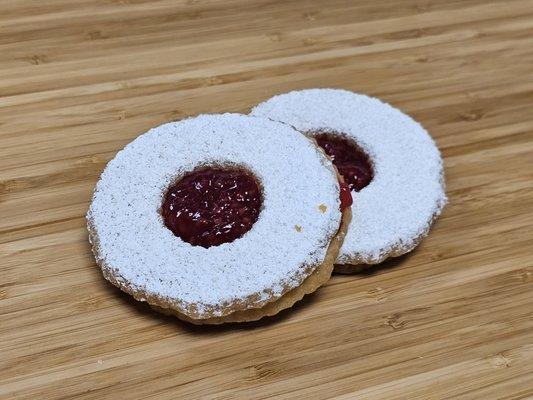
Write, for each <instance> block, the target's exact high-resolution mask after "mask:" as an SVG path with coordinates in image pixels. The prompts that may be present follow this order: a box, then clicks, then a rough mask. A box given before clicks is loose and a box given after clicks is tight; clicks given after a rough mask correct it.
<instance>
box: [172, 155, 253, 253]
mask: <svg viewBox="0 0 533 400" xmlns="http://www.w3.org/2000/svg"><path fill="white" fill-rule="evenodd" d="M262 205H263V194H262V190H261V185H260V183H259V181H258V179H257V178H256V177H255V175H254V174H253V173H252V172H250V171H249V170H247V169H246V168H243V167H239V166H221V165H212V166H202V167H199V168H196V169H194V170H193V171H191V172H187V173H185V174H184V175H182V176H181V177H180V178H178V179H177V180H176V181H175V182H174V183H173V184H171V185H170V187H169V188H168V189H167V191H166V194H165V195H164V197H163V204H162V205H161V216H162V217H163V222H164V224H165V226H166V227H167V228H168V229H170V231H171V232H172V233H173V234H174V235H175V236H177V237H179V238H181V239H182V240H183V241H185V242H187V243H190V244H191V245H193V246H201V247H204V248H209V247H211V246H219V245H221V244H223V243H230V242H233V241H234V240H236V239H238V238H240V237H242V236H243V235H244V234H245V233H246V232H248V231H249V230H250V229H251V228H252V226H253V224H254V223H255V222H256V221H257V218H258V217H259V213H260V212H261V209H262Z"/></svg>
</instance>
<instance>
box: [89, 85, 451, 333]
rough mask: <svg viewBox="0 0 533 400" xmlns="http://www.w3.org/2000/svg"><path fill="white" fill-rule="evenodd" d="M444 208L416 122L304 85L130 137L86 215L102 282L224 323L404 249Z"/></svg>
mask: <svg viewBox="0 0 533 400" xmlns="http://www.w3.org/2000/svg"><path fill="white" fill-rule="evenodd" d="M445 202H446V196H445V193H444V176H443V167H442V160H441V157H440V154H439V151H438V149H437V148H436V146H435V144H434V142H433V140H432V139H431V137H430V136H429V135H428V133H427V132H426V131H425V130H424V129H423V128H422V127H421V126H420V125H419V124H418V123H417V122H415V121H413V120H412V119H411V118H410V117H408V116H407V115H405V114H403V113H402V112H400V111H398V110H397V109H395V108H393V107H391V106H389V105H387V104H385V103H382V102H381V101H379V100H377V99H373V98H369V97H367V96H363V95H359V94H355V93H351V92H347V91H344V90H332V89H312V90H304V91H299V92H291V93H287V94H283V95H279V96H275V97H273V98H272V99H270V100H268V101H266V102H264V103H261V104H259V105H258V106H256V107H255V108H254V109H253V110H252V112H251V113H250V115H248V116H246V115H240V114H222V115H200V116H198V117H195V118H190V119H187V120H184V121H180V122H173V123H169V124H165V125H161V126H159V127H157V128H154V129H152V130H150V131H148V132H147V133H145V134H143V135H141V136H139V137H138V138H137V139H136V140H134V141H133V142H132V143H130V144H129V145H127V146H126V147H125V148H124V149H123V150H122V151H120V152H119V153H118V154H117V155H116V157H115V158H114V159H113V160H111V161H110V162H109V164H108V165H107V167H106V169H105V170H104V172H103V173H102V176H101V179H100V180H99V181H98V183H97V185H96V188H95V192H94V196H93V201H92V204H91V206H90V209H89V211H88V213H87V221H88V230H89V239H90V241H91V243H92V246H93V253H94V255H95V258H96V261H97V264H98V265H99V266H100V268H101V269H102V271H103V274H104V276H105V277H106V279H108V280H109V281H110V282H112V283H113V284H115V285H116V286H118V287H119V288H121V289H122V290H124V291H126V292H128V293H130V294H131V295H132V296H134V297H135V298H136V299H137V300H140V301H147V302H148V303H149V304H150V305H151V306H152V307H154V308H156V309H157V310H159V311H161V312H164V313H169V314H174V315H176V316H178V317H179V318H180V319H183V320H186V321H189V322H192V323H195V324H220V323H224V322H242V321H253V320H257V319H260V318H262V317H264V316H268V315H274V314H276V313H278V312H279V311H280V310H282V309H285V308H288V307H291V306H292V305H293V304H294V303H295V302H296V301H298V300H300V299H301V298H302V297H303V296H304V295H305V294H308V293H311V292H313V291H315V290H316V289H317V288H318V287H320V286H321V285H322V284H324V283H325V282H326V281H327V280H328V279H329V277H330V275H331V273H332V271H333V268H335V270H336V271H338V272H343V273H351V272H355V271H357V270H358V269H360V268H361V266H362V265H368V264H377V263H380V262H382V261H383V260H385V259H386V258H387V257H394V256H399V255H401V254H404V253H406V252H408V251H410V250H412V249H413V248H414V247H416V245H417V244H418V243H419V242H420V240H421V239H422V238H423V237H424V236H426V235H427V234H428V231H429V229H430V226H431V224H432V222H433V221H434V220H435V219H436V218H437V217H438V216H439V215H440V213H441V211H442V208H443V207H444V204H445Z"/></svg>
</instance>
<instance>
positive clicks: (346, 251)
mask: <svg viewBox="0 0 533 400" xmlns="http://www.w3.org/2000/svg"><path fill="white" fill-rule="evenodd" d="M251 115H255V116H262V117H267V118H271V119H273V120H277V121H282V122H285V123H287V124H289V125H292V126H294V127H295V128H296V129H297V130H299V131H300V132H313V131H331V132H335V133H341V134H345V135H346V136H347V137H349V138H351V139H353V140H355V142H356V143H357V145H358V146H360V147H361V148H362V149H363V150H364V151H365V152H366V153H367V154H368V155H369V156H370V158H371V161H372V164H373V168H374V178H373V180H372V181H371V182H370V184H369V185H368V186H367V187H365V188H363V189H362V190H361V191H360V192H355V191H353V192H352V196H353V199H354V203H353V205H352V214H353V218H352V222H351V224H350V226H349V228H348V232H347V235H346V237H345V240H344V244H343V246H342V248H341V251H340V254H339V257H338V260H337V263H339V264H360V263H369V264H372V263H378V262H381V261H382V260H383V259H384V258H386V257H387V256H388V255H389V254H390V253H394V255H399V254H402V253H405V252H407V251H409V250H411V249H412V248H413V247H414V246H416V244H417V240H418V239H419V238H420V237H421V236H424V235H426V234H427V232H428V230H429V228H430V225H431V222H432V221H433V219H434V218H435V217H436V216H438V215H439V214H440V212H441V210H442V208H443V207H444V205H445V203H446V195H445V193H444V178H443V166H442V160H441V157H440V153H439V150H438V149H437V147H436V146H435V143H434V142H433V140H432V139H431V137H430V136H429V134H428V133H427V132H426V131H425V130H424V128H423V127H422V126H421V125H420V124H419V123H417V122H416V121H414V120H413V119H411V118H410V117H409V116H407V115H405V114H403V113H402V112H401V111H399V110H397V109H395V108H393V107H391V106H390V105H388V104H386V103H383V102H381V101H380V100H378V99H375V98H370V97H367V96H364V95H360V94H356V93H352V92H348V91H345V90H336V89H310V90H302V91H295V92H290V93H287V94H283V95H279V96H275V97H273V98H271V99H269V100H268V101H266V102H264V103H262V104H259V105H258V106H257V107H255V108H254V109H253V110H252V112H251Z"/></svg>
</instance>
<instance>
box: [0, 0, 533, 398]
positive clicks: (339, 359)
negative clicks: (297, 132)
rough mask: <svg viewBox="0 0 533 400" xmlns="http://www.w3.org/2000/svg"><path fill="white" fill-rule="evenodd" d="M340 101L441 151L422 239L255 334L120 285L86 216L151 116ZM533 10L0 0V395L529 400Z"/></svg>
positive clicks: (305, 2)
mask: <svg viewBox="0 0 533 400" xmlns="http://www.w3.org/2000/svg"><path fill="white" fill-rule="evenodd" d="M308 87H339V88H346V89H350V90H354V91H357V92H362V93H367V94H370V95H373V96H379V97H380V98H382V99H384V100H386V101H388V102H390V103H391V104H393V105H394V106H396V107H399V108H401V109H402V110H404V111H406V112H408V113H409V114H411V115H412V116H413V117H415V118H416V119H418V120H419V121H421V122H422V123H423V124H424V126H425V127H426V128H428V130H429V131H430V132H431V133H432V135H433V136H434V137H435V139H436V141H437V142H438V145H439V147H440V148H441V150H442V152H443V155H444V157H445V163H446V179H447V185H448V186H447V191H448V195H449V198H450V204H449V205H448V207H447V208H446V210H445V212H444V215H443V216H442V218H441V219H440V220H439V221H438V223H437V224H436V225H435V227H434V229H433V230H432V232H431V235H430V236H429V237H428V238H427V240H425V241H424V242H423V244H422V245H421V246H420V248H419V249H418V250H417V251H415V252H414V253H412V254H411V255H408V256H406V257H402V258H400V259H397V260H394V261H390V262H387V263H385V264H384V265H382V266H380V267H376V268H373V269H372V270H370V271H368V272H365V273H362V274H360V275H357V276H334V277H333V278H332V279H331V281H330V282H329V283H328V284H327V286H325V287H323V288H322V289H321V290H319V291H318V292H317V293H316V294H314V295H312V296H309V297H308V298H306V299H305V300H304V301H303V302H301V303H300V304H298V305H297V306H295V307H294V308H293V309H292V310H289V311H286V312H283V313H282V314H281V315H279V316H277V317H275V318H271V319H268V320H264V321H261V322H259V323H254V324H248V325H244V326H226V327H218V328H210V327H193V326H190V325H188V324H185V323H181V322H179V321H177V320H175V319H173V318H169V317H164V316H161V315H158V314H155V313H154V312H152V311H151V310H150V309H149V307H148V306H146V305H143V304H138V303H136V302H134V301H132V300H131V299H130V298H129V297H128V296H126V295H124V294H122V293H121V292H120V291H118V290H116V289H114V288H113V287H111V286H110V285H109V284H108V283H107V282H106V281H104V279H103V278H102V277H101V274H100V271H99V270H98V268H96V267H95V263H94V259H93V257H92V255H91V252H90V249H89V245H88V243H87V232H86V229H85V220H84V214H85V212H86V210H87V207H88V204H89V199H90V196H91V192H92V190H93V187H94V184H95V182H96V180H97V179H98V176H99V174H100V173H101V171H102V169H103V168H104V166H105V164H106V162H107V161H108V160H110V159H111V158H112V157H113V156H114V154H115V153H116V152H117V151H118V150H119V149H120V148H122V147H123V146H124V145H125V144H126V143H128V142H129V141H131V140H132V139H134V138H135V137H136V136H138V135H139V134H141V133H143V132H144V131H146V130H147V129H149V128H150V127H152V126H155V125H158V124H161V123H163V122H166V121H169V120H175V119H180V118H184V117H187V116H191V115H194V114H197V113H217V112H225V111H232V112H247V111H248V110H249V109H250V107H252V106H253V105H254V104H256V103H258V102H260V101H262V100H265V99H267V98H268V97H270V96H271V95H274V94H276V93H280V92H285V91H288V90H292V89H301V88H308ZM532 251H533V1H531V0H518V1H501V2H487V1H486V0H479V1H478V0H474V1H462V0H448V1H434V2H431V1H405V0H394V1H371V2H363V1H340V0H328V1H325V0H324V1H309V0H296V1H272V0H261V1H247V0H226V1H214V0H211V1H201V0H198V1H197V0H187V1H185V0H156V1H145V0H116V1H113V0H94V1H92V0H79V1H71V0H46V1H42V2H37V1H33V0H16V1H13V0H1V1H0V398H2V399H11V398H21V399H59V398H61V399H70V398H82V399H108V398H109V399H184V398H202V399H265V398H268V399H286V398H291V399H299V398H302V399H306V400H308V399H315V398H317V399H318V398H330V397H336V398H342V399H526V398H533V291H532V290H533V254H532Z"/></svg>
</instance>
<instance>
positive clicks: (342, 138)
mask: <svg viewBox="0 0 533 400" xmlns="http://www.w3.org/2000/svg"><path fill="white" fill-rule="evenodd" d="M308 134H309V135H310V136H311V137H313V139H315V141H316V143H317V144H318V145H319V146H320V147H321V148H322V149H323V150H324V152H325V153H326V154H327V155H328V156H329V158H331V161H332V162H333V164H334V165H335V167H337V170H338V171H339V174H340V175H341V176H342V177H343V178H344V182H345V184H346V185H347V186H348V188H349V189H350V190H351V191H356V192H359V191H360V190H362V189H363V188H365V187H366V186H368V184H369V183H370V182H371V181H372V179H373V178H374V169H373V168H372V162H371V160H370V157H369V156H368V154H366V153H365V152H364V150H363V149H362V148H361V147H360V146H358V145H357V143H356V142H355V141H354V140H352V139H349V138H348V137H347V135H344V134H342V133H339V132H325V131H311V132H308Z"/></svg>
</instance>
